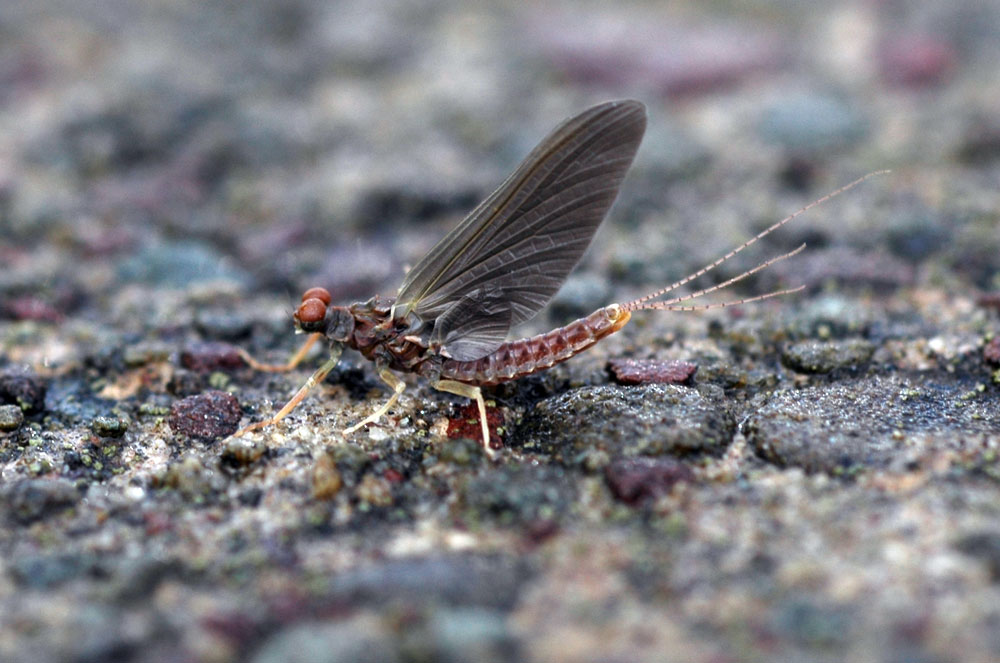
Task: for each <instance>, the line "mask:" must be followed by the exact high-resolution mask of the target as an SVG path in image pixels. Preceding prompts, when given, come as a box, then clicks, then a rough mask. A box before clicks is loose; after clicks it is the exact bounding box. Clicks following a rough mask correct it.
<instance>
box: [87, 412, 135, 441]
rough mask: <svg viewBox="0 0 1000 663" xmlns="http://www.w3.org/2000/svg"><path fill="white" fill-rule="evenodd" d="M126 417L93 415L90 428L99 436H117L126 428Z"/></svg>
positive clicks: (123, 432) (122, 433) (123, 433)
mask: <svg viewBox="0 0 1000 663" xmlns="http://www.w3.org/2000/svg"><path fill="white" fill-rule="evenodd" d="M128 424H129V422H128V419H126V418H124V417H94V419H92V420H91V422H90V430H92V431H93V432H94V435H97V436H99V437H112V438H118V437H122V436H123V435H125V432H126V431H127V430H128Z"/></svg>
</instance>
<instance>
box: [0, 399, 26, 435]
mask: <svg viewBox="0 0 1000 663" xmlns="http://www.w3.org/2000/svg"><path fill="white" fill-rule="evenodd" d="M22 423H24V412H23V411H21V408H19V407H18V406H16V405H0V432H3V433H10V432H12V431H16V430H17V429H18V428H20V427H21V424H22Z"/></svg>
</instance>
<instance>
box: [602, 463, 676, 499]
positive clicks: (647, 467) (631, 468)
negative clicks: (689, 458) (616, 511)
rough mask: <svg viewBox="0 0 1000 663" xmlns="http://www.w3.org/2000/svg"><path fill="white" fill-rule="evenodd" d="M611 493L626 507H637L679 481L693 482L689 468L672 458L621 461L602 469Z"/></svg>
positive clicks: (668, 489) (670, 488)
mask: <svg viewBox="0 0 1000 663" xmlns="http://www.w3.org/2000/svg"><path fill="white" fill-rule="evenodd" d="M604 480H605V481H606V482H607V484H608V488H610V489H611V492H612V494H613V495H614V496H615V497H617V498H618V499H619V500H621V501H622V502H625V503H626V504H638V503H641V502H643V501H646V500H648V499H656V498H657V497H662V496H663V495H668V494H670V491H671V490H672V489H673V487H674V486H675V485H676V484H677V483H679V482H682V481H684V482H688V483H691V482H693V481H694V480H695V476H694V472H693V471H691V468H690V467H688V466H687V465H685V464H684V463H681V462H679V461H676V460H674V459H672V458H622V459H619V460H616V461H614V462H612V463H611V464H610V465H608V466H607V467H606V468H605V470H604Z"/></svg>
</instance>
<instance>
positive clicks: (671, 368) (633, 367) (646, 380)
mask: <svg viewBox="0 0 1000 663" xmlns="http://www.w3.org/2000/svg"><path fill="white" fill-rule="evenodd" d="M697 370H698V364H693V363H691V362H689V361H678V360H674V361H661V360H658V359H612V360H611V361H609V362H608V372H609V373H611V376H612V377H613V378H614V379H615V382H617V383H618V384H650V383H656V384H688V383H690V381H691V379H692V378H693V377H694V374H695V371H697Z"/></svg>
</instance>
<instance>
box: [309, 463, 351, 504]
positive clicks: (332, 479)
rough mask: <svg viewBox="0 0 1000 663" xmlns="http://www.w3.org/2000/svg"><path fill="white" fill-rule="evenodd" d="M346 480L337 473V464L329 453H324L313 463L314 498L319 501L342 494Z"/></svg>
mask: <svg viewBox="0 0 1000 663" xmlns="http://www.w3.org/2000/svg"><path fill="white" fill-rule="evenodd" d="M343 485H344V480H343V479H342V478H341V476H340V472H339V471H337V464H336V462H335V461H334V459H333V456H331V455H330V454H328V453H322V454H320V455H319V457H318V458H316V461H315V462H314V463H313V471H312V496H313V499H317V500H328V499H331V498H333V497H334V496H336V495H337V493H339V492H340V489H341V488H342V487H343Z"/></svg>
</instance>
